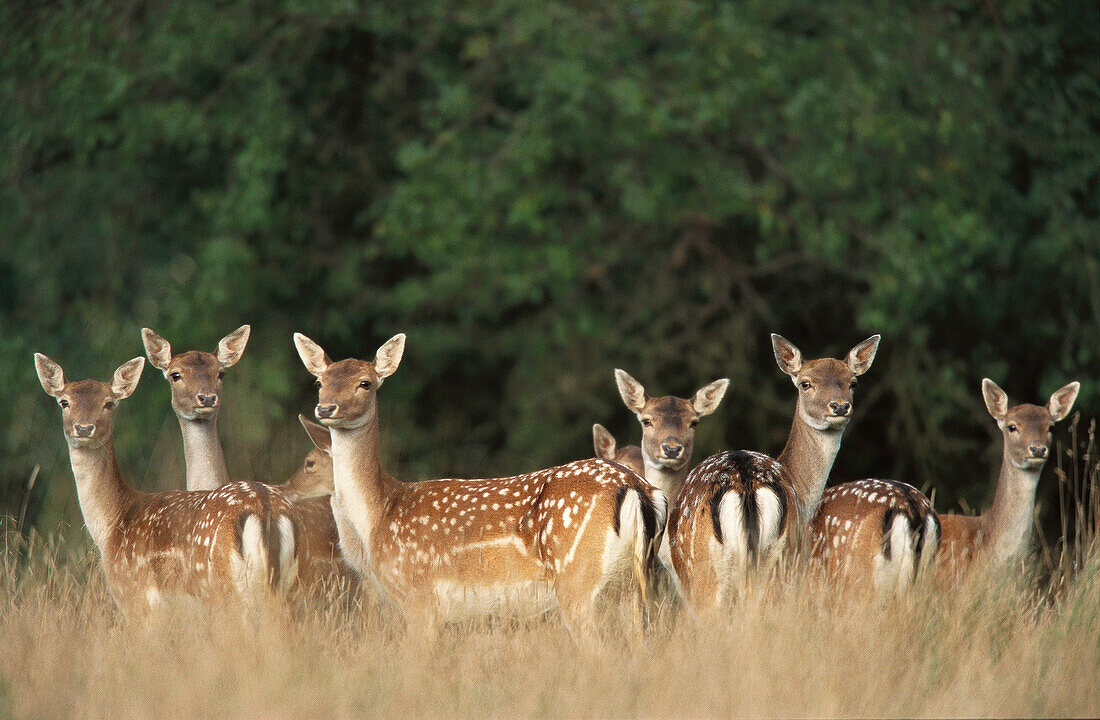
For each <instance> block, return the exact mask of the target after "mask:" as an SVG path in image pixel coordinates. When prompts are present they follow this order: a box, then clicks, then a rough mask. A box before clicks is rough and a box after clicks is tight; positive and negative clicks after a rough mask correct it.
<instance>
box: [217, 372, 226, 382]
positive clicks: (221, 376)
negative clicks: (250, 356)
mask: <svg viewBox="0 0 1100 720" xmlns="http://www.w3.org/2000/svg"><path fill="white" fill-rule="evenodd" d="M223 377H225V370H222V371H221V372H219V373H218V379H219V380H221V379H222V378H223Z"/></svg>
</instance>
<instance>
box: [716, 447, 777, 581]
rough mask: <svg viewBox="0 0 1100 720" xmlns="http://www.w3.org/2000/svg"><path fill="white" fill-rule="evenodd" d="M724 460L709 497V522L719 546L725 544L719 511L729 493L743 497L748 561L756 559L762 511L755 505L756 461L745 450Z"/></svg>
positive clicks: (733, 453)
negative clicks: (760, 513)
mask: <svg viewBox="0 0 1100 720" xmlns="http://www.w3.org/2000/svg"><path fill="white" fill-rule="evenodd" d="M723 460H724V465H723V467H722V468H721V469H720V470H718V471H717V472H715V480H714V490H713V493H712V494H711V498H710V520H711V525H712V526H713V528H714V537H715V538H716V539H717V540H718V542H719V543H721V544H725V538H724V537H723V534H722V521H721V517H720V515H719V508H720V506H721V504H722V499H723V498H724V497H725V496H726V495H727V494H728V493H730V492H736V493H738V495H740V497H741V518H742V521H743V522H744V525H745V548H746V551H747V554H748V556H749V559H750V560H754V559H755V558H756V550H757V544H758V542H759V537H760V527H759V526H760V518H759V512H760V511H759V507H758V506H757V502H756V487H757V485H758V484H759V481H760V478H758V477H756V461H755V460H754V459H753V457H752V456H751V455H749V454H748V453H746V452H743V451H730V452H727V453H726V456H725V458H723ZM781 504H782V503H781Z"/></svg>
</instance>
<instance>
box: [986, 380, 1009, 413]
mask: <svg viewBox="0 0 1100 720" xmlns="http://www.w3.org/2000/svg"><path fill="white" fill-rule="evenodd" d="M982 397H983V398H985V409H986V410H988V411H989V414H990V415H992V416H993V419H994V420H996V421H998V422H1000V421H1001V420H1002V419H1004V416H1005V414H1006V413H1008V395H1006V394H1005V391H1004V390H1002V389H1001V388H999V387H998V386H997V383H995V382H993V381H992V380H990V379H989V378H984V379H983V380H982Z"/></svg>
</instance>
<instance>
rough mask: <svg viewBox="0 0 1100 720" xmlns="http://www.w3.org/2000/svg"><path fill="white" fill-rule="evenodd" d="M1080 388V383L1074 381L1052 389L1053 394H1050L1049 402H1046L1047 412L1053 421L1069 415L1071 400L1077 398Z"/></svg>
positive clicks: (1071, 406)
mask: <svg viewBox="0 0 1100 720" xmlns="http://www.w3.org/2000/svg"><path fill="white" fill-rule="evenodd" d="M1080 389H1081V383H1079V382H1077V381H1074V382H1071V383H1070V384H1069V385H1066V386H1065V387H1060V388H1058V389H1057V390H1055V391H1054V394H1053V395H1051V396H1050V402H1048V403H1047V412H1048V413H1050V416H1051V417H1052V418H1054V422H1058V421H1059V420H1062V419H1063V418H1065V417H1066V415H1069V411H1070V410H1072V409H1073V402H1074V401H1075V400H1076V399H1077V392H1078V391H1079V390H1080Z"/></svg>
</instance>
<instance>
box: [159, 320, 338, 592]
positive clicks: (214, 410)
mask: <svg viewBox="0 0 1100 720" xmlns="http://www.w3.org/2000/svg"><path fill="white" fill-rule="evenodd" d="M250 332H251V328H250V326H248V325H242V326H241V327H239V328H237V329H236V330H234V331H233V332H231V333H230V334H228V335H226V336H225V337H224V338H222V339H221V340H220V341H219V342H218V348H217V350H216V351H215V352H213V353H208V352H203V351H201V350H189V351H186V352H182V353H173V352H172V346H171V344H169V342H168V341H167V340H165V339H164V338H163V337H161V336H160V335H158V334H157V333H156V332H154V331H153V330H151V329H149V328H142V330H141V339H142V342H143V343H144V345H145V352H146V354H147V355H148V356H149V361H150V362H151V363H152V365H153V367H155V368H157V369H158V370H160V371H161V372H162V373H163V374H164V377H165V379H166V380H168V386H169V387H170V388H171V390H172V410H173V411H174V412H175V413H176V417H177V418H178V419H179V423H180V428H181V429H182V431H183V459H184V464H185V465H186V467H187V489H188V490H199V489H201V490H209V489H214V488H217V487H221V486H222V485H224V484H225V483H227V482H229V471H228V469H227V468H226V463H225V455H224V453H223V452H222V444H221V441H220V440H219V438H218V429H217V421H218V414H219V411H220V409H221V406H222V404H223V403H222V402H221V393H222V380H223V378H224V377H225V371H226V370H227V369H228V368H230V367H232V366H233V365H235V364H237V362H238V361H239V360H240V359H241V356H242V355H243V354H244V350H245V346H246V345H247V343H248V337H249V333H250ZM306 430H307V432H309V431H310V428H309V427H308V426H307V427H306ZM321 430H322V431H323V432H325V434H326V435H327V431H326V430H324V428H321ZM310 463H312V466H311V465H310ZM331 468H332V463H331V461H330V460H329V458H328V457H327V456H325V455H324V453H323V452H322V451H321V450H318V449H316V448H315V449H313V450H310V452H309V454H308V455H307V457H306V458H305V460H304V461H303V463H302V465H301V467H300V468H299V469H298V470H297V471H296V472H295V473H294V475H292V476H291V478H290V480H288V481H287V482H288V483H289V482H293V483H295V486H294V489H291V493H292V494H291V495H288V496H287V497H288V499H290V500H291V501H292V505H291V516H292V517H293V519H294V521H295V523H296V524H297V528H298V533H299V535H298V554H299V557H298V571H299V574H300V579H301V581H302V582H301V587H303V588H314V587H316V586H318V584H323V586H325V587H332V586H335V585H337V584H341V583H353V582H354V581H355V576H354V574H353V573H351V572H349V570H348V568H347V567H346V566H345V563H344V562H343V559H342V558H341V557H340V549H339V541H338V536H337V533H336V522H335V520H334V519H333V517H332V508H331V505H330V502H329V499H328V497H327V495H326V494H324V493H318V492H315V493H314V494H313V495H311V496H308V497H303V496H300V494H299V493H298V490H299V489H301V488H302V487H304V484H305V482H306V481H307V480H308V479H309V478H311V477H313V478H318V477H319V476H320V475H321V474H322V473H323V472H324V471H325V470H326V469H327V470H328V471H329V473H330V474H329V478H328V480H327V483H326V482H325V481H324V480H323V479H321V484H322V486H324V485H327V486H328V487H329V488H330V489H329V491H328V494H331V492H332V491H331V487H332V480H331ZM275 487H280V489H285V485H284V486H275ZM315 489H316V487H315Z"/></svg>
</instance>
